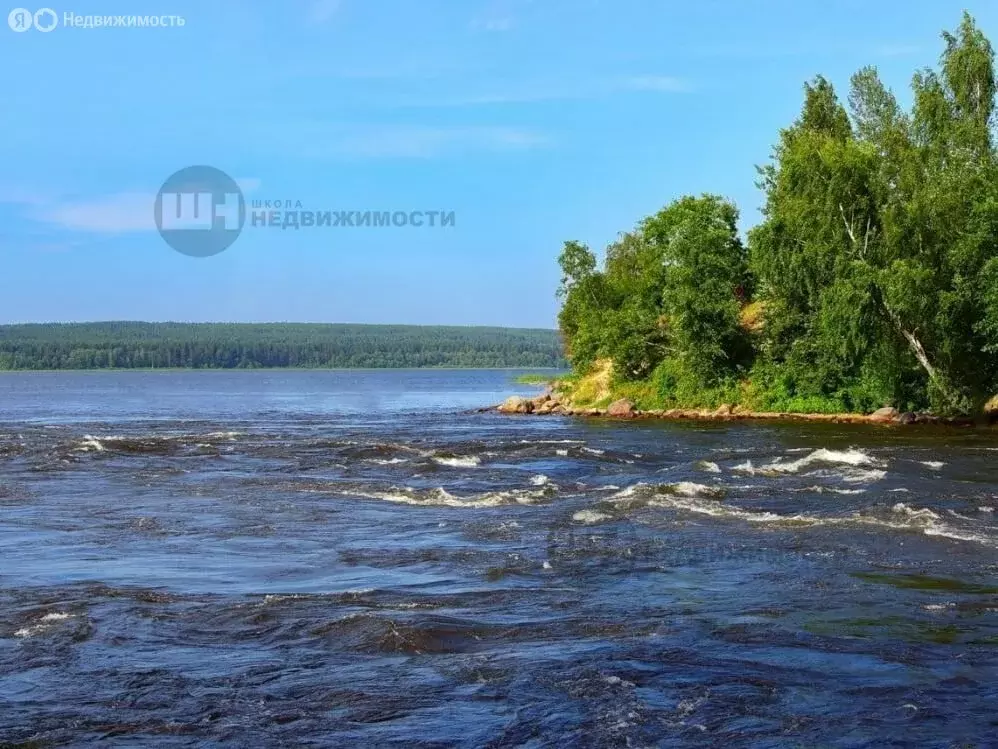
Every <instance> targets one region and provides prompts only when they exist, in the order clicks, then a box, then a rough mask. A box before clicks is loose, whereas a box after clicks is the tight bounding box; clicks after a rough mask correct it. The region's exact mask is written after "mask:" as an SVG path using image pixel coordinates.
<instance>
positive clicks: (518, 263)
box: [0, 0, 998, 327]
mask: <svg viewBox="0 0 998 749" xmlns="http://www.w3.org/2000/svg"><path fill="white" fill-rule="evenodd" d="M51 3H52V5H51V7H52V8H53V9H54V10H56V11H57V13H58V14H59V16H60V17H62V14H63V13H64V12H67V11H72V12H73V13H75V14H77V15H87V14H96V15H116V14H164V15H169V14H175V15H181V16H183V17H184V18H185V20H186V23H185V25H184V26H183V27H178V28H160V29H137V28H128V29H124V28H106V29H79V28H74V29H70V28H57V29H55V30H54V31H52V32H50V33H47V34H42V33H39V32H37V31H35V30H32V31H29V32H26V33H20V34H17V33H14V32H13V31H11V30H10V29H9V28H7V27H6V26H2V27H0V92H2V93H0V97H2V98H0V101H2V107H0V118H2V130H0V132H2V134H3V137H2V138H0V162H2V164H3V167H2V170H0V253H2V257H3V261H4V262H3V270H2V272H0V322H4V323H6V322H27V321H71V320H106V319H133V320H136V319H141V320H191V321H204V320H227V321H285V320H290V321H315V322H375V323H380V322H406V323H427V324H489V325H492V324H494V325H515V326H537V327H553V326H554V324H555V315H556V312H557V303H556V300H555V298H554V290H555V286H556V284H557V281H558V269H557V264H556V262H555V259H556V257H557V254H558V251H559V249H560V246H561V243H562V241H563V240H565V239H579V240H582V241H585V242H587V243H589V244H590V245H591V246H593V247H594V248H602V247H603V246H605V245H606V243H607V242H609V241H611V240H612V239H613V238H614V237H615V235H616V234H617V233H618V232H619V231H622V230H626V229H629V228H630V227H632V226H633V225H634V223H635V222H636V221H638V220H639V219H640V218H641V217H642V216H644V215H646V214H648V213H651V212H653V211H655V210H657V209H658V208H659V207H661V206H662V205H664V204H665V203H667V202H668V201H670V200H671V199H673V198H675V197H677V196H679V195H681V194H684V193H700V192H704V191H710V192H717V193H721V194H723V195H726V196H728V197H730V198H732V199H733V200H735V201H736V202H737V203H738V205H739V207H740V208H741V211H742V225H743V227H744V228H747V227H749V226H751V225H752V224H753V223H754V222H755V221H756V220H757V217H758V207H759V205H760V203H761V197H760V195H759V193H758V192H757V190H756V188H755V186H754V181H755V165H756V164H760V163H763V162H764V161H765V160H766V158H767V157H768V154H769V151H770V148H771V146H772V144H773V142H774V141H775V139H776V136H777V131H778V129H779V128H780V127H783V126H785V125H787V124H788V123H789V122H790V121H791V120H792V119H793V118H794V117H795V115H796V113H797V111H798V109H799V106H800V101H801V87H802V84H803V83H804V81H805V80H807V79H809V78H811V77H812V76H813V75H815V74H816V73H823V74H825V75H826V76H827V77H829V78H830V79H831V80H832V81H833V82H834V83H835V84H836V85H837V86H838V87H839V89H840V93H844V90H845V86H846V85H847V82H848V78H849V76H850V75H851V73H852V72H854V71H855V70H856V69H857V68H859V67H861V66H862V65H866V64H873V65H876V66H877V67H878V68H879V69H880V72H881V75H882V77H883V78H884V79H885V80H886V81H887V82H888V83H889V84H890V85H891V86H892V87H893V88H894V89H895V90H896V91H897V92H898V93H899V95H900V96H901V98H902V99H903V100H907V85H908V81H909V80H910V77H911V74H912V72H913V71H914V70H915V69H916V68H918V67H922V66H926V65H933V64H934V63H935V61H936V60H937V58H938V54H939V51H940V49H941V42H940V40H939V32H940V31H941V30H942V29H943V28H953V27H955V26H956V25H957V23H958V22H959V19H960V13H961V10H962V9H963V8H964V7H966V8H967V9H968V10H970V11H971V13H973V14H974V15H975V17H976V18H977V20H978V22H979V23H980V25H981V26H982V27H983V29H984V31H985V33H987V34H989V36H991V37H992V38H993V39H998V6H995V5H994V4H993V3H990V2H975V3H968V4H955V3H949V2H939V1H938V0H935V1H925V0H914V1H912V0H907V1H905V2H901V1H895V0H889V1H883V2H872V1H871V0H864V1H863V2H858V1H856V0H837V1H836V2H835V3H812V2H801V0H754V1H753V2H735V1H734V0H726V1H723V2H722V1H720V0H700V1H699V2H693V3H691V2H666V1H665V0H658V1H653V0H645V1H638V0H612V1H611V0H571V1H570V0H532V1H531V0H466V1H464V2H460V1H459V0H418V1H417V0H301V1H292V0H284V1H283V2H276V1H274V0H270V1H265V0H258V1H257V2H248V1H247V2H236V1H235V0H212V2H205V1H204V0H200V1H199V2H189V1H187V0H164V1H163V2H160V1H159V0H155V1H153V0H149V1H146V2H141V3H139V2H135V1H134V0H133V1H132V2H120V1H116V0H92V1H91V0H78V1H75V0H74V2H73V4H72V5H61V4H58V3H56V0H51ZM32 9H33V8H32ZM192 164H210V165H212V166H215V167H218V168H220V169H222V170H224V171H225V172H227V173H228V174H230V175H232V176H233V177H234V178H236V179H237V181H238V182H239V184H240V185H241V186H242V187H243V189H244V191H245V194H246V198H247V200H257V199H259V200H264V199H291V200H296V201H301V203H302V205H303V207H304V208H306V209H315V210H320V209H321V210H406V211H411V210H446V211H454V212H455V216H456V225H455V226H454V227H452V228H433V229H430V228H423V229H416V228H412V227H407V228H400V229H386V228H343V227H339V228H333V229H331V228H323V229H314V228H313V229H302V230H300V231H297V232H295V231H292V230H288V231H281V230H279V229H252V230H251V229H246V230H244V232H243V234H242V235H241V236H240V237H239V239H238V241H237V242H236V243H235V244H234V245H233V246H232V247H231V248H229V249H228V250H227V251H225V252H223V253H222V254H220V255H217V256H215V257H211V258H190V257H186V256H184V255H181V254H178V253H176V252H174V251H172V250H171V249H169V247H168V246H167V245H166V244H165V243H164V242H163V241H162V239H161V238H160V237H159V235H158V234H157V233H156V231H155V226H154V224H153V221H152V201H153V199H154V196H155V193H156V191H157V189H158V188H159V186H160V185H161V184H162V183H163V181H164V180H165V179H166V178H167V177H168V176H169V175H170V174H171V173H173V172H174V171H176V170H178V169H181V168H183V167H186V166H189V165H192Z"/></svg>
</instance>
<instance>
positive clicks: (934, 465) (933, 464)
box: [918, 460, 946, 471]
mask: <svg viewBox="0 0 998 749" xmlns="http://www.w3.org/2000/svg"><path fill="white" fill-rule="evenodd" d="M918 462H919V463H921V464H922V465H923V466H925V467H926V468H931V469H932V470H933V471H938V470H939V469H940V468H942V467H943V466H944V465H946V464H945V463H943V462H942V461H941V460H920V461H918Z"/></svg>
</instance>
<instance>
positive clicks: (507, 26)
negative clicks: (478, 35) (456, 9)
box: [471, 16, 516, 31]
mask: <svg viewBox="0 0 998 749" xmlns="http://www.w3.org/2000/svg"><path fill="white" fill-rule="evenodd" d="M515 25H516V22H515V21H514V20H513V18H512V16H493V17H491V18H473V19H472V20H471V28H472V29H473V30H474V31H509V30H511V29H512V28H513V27H514V26H515Z"/></svg>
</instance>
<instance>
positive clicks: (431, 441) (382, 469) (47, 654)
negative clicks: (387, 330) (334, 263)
mask: <svg viewBox="0 0 998 749" xmlns="http://www.w3.org/2000/svg"><path fill="white" fill-rule="evenodd" d="M524 389H525V388H523V387H522V386H516V385H514V384H513V381H512V375H511V374H510V373H508V372H496V371H402V372H386V371H381V372H373V371H372V372H190V373H158V372H150V373H136V372H126V373H122V372H104V373H32V374H5V375H2V376H0V745H6V744H3V742H8V743H9V744H13V745H14V746H18V745H21V744H23V745H25V746H59V745H66V744H72V745H80V744H88V743H93V744H97V743H101V744H107V745H120V746H198V745H204V746H235V747H249V746H270V745H288V744H292V743H296V742H303V743H311V744H312V745H324V746H349V745H357V746H370V747H374V746H435V747H437V746H439V747H443V746H468V747H472V746H475V747H477V746H489V747H506V746H522V747H548V746H550V747H556V746H557V747H562V746H629V747H638V746H704V745H709V746H722V747H740V746H751V747H771V746H808V747H810V746H834V747H865V746H870V747H881V746H940V747H943V746H945V747H948V746H980V747H984V746H994V745H995V744H994V742H995V741H996V737H998V711H996V708H995V706H996V704H998V574H996V573H998V518H996V515H995V513H996V511H998V439H996V435H995V433H993V432H991V433H989V432H986V431H976V432H975V431H973V430H962V431H961V430H946V431H936V430H931V429H922V428H908V429H893V428H868V427H856V426H848V427H846V426H833V425H790V424H785V425H760V424H752V425H748V424H740V423H714V424H694V423H655V422H609V421H602V422H601V421H580V420H573V419H567V418H558V417H510V416H506V417H503V416H497V415H495V414H480V413H468V412H466V409H470V408H473V407H476V406H480V405H486V404H488V403H492V402H495V401H497V400H499V399H500V398H502V397H504V396H505V395H508V394H510V393H511V392H516V391H518V390H520V391H522V390H524ZM526 390H528V391H529V388H526Z"/></svg>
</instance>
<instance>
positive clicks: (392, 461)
mask: <svg viewBox="0 0 998 749" xmlns="http://www.w3.org/2000/svg"><path fill="white" fill-rule="evenodd" d="M364 462H365V463H374V464H375V465H379V466H393V465H398V464H399V463H408V462H409V461H408V459H406V458H368V459H367V460H365V461H364Z"/></svg>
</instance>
